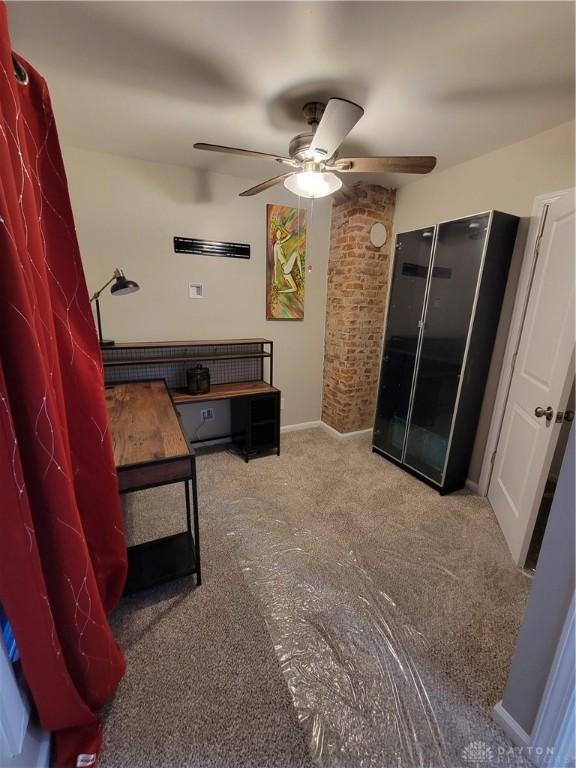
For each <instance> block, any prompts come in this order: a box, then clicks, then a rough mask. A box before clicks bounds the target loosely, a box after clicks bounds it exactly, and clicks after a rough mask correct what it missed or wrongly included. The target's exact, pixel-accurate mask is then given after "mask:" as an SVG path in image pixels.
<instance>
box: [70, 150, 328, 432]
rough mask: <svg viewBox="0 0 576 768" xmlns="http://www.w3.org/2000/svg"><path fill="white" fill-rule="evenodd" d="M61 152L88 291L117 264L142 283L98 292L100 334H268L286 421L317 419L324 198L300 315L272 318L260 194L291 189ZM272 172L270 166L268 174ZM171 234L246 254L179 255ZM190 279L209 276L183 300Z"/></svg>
mask: <svg viewBox="0 0 576 768" xmlns="http://www.w3.org/2000/svg"><path fill="white" fill-rule="evenodd" d="M191 151H192V150H191ZM63 153H64V161H65V165H66V171H67V175H68V182H69V187H70V195H71V199H72V207H73V209H74V216H75V221H76V227H77V231H78V238H79V242H80V249H81V253H82V260H83V263H84V269H85V272H86V279H87V281H88V287H89V290H90V291H91V292H92V291H94V290H95V289H97V288H99V287H100V286H101V285H102V284H103V283H104V282H105V280H106V279H107V278H108V277H109V275H111V274H112V270H113V269H114V267H116V266H118V267H120V268H122V269H124V270H125V272H126V274H127V276H128V277H130V278H132V279H134V280H136V281H137V282H138V283H139V284H140V287H141V290H140V291H139V292H138V293H135V294H131V295H129V296H121V297H116V296H111V295H110V294H109V293H108V292H107V293H106V294H103V296H102V299H101V309H102V316H103V327H104V328H103V330H104V335H105V336H108V337H111V338H114V339H115V340H116V341H158V340H171V339H218V338H241V337H260V336H263V337H265V338H269V339H272V341H274V383H275V384H276V385H277V386H278V387H279V388H280V389H281V390H282V395H283V397H284V400H285V407H284V411H283V413H282V421H283V423H284V424H298V423H302V422H306V421H315V420H317V419H319V418H320V413H321V398H322V364H323V353H324V318H325V308H326V270H327V264H328V248H329V236H330V210H331V201H329V200H328V201H323V202H315V203H314V208H313V215H312V218H311V221H310V223H309V228H308V247H307V264H308V265H311V266H312V272H310V273H307V274H306V296H305V318H304V320H303V321H279V320H276V321H267V320H266V319H265V290H266V266H265V248H266V203H268V202H271V203H272V202H273V203H281V204H285V205H296V204H297V198H296V197H294V196H293V195H291V194H290V193H289V192H287V191H286V190H285V189H284V188H283V187H281V186H280V187H277V188H276V189H272V190H271V191H269V192H267V193H263V194H261V195H258V196H256V197H249V198H239V197H238V193H239V192H240V191H242V190H243V189H246V188H247V187H250V186H252V184H253V183H254V182H251V181H249V180H247V179H239V178H235V177H231V176H222V175H217V174H206V173H203V172H202V173H201V172H197V171H194V170H193V169H190V168H186V167H184V166H173V165H162V164H159V163H150V162H145V161H141V160H135V159H130V158H126V157H119V156H114V155H109V154H102V153H97V152H91V151H86V150H80V149H77V148H72V147H64V149H63ZM278 172H279V171H278V169H277V168H276V167H275V166H274V165H273V164H271V168H270V176H274V175H275V174H277V173H278ZM175 235H179V236H184V237H198V238H207V239H211V240H227V241H234V242H242V243H250V244H251V246H252V255H251V259H250V260H244V259H232V258H217V257H209V256H192V255H181V254H180V255H179V254H175V253H174V248H173V243H172V238H173V237H174V236H175ZM190 282H202V283H204V292H205V298H204V299H190V298H188V283H190Z"/></svg>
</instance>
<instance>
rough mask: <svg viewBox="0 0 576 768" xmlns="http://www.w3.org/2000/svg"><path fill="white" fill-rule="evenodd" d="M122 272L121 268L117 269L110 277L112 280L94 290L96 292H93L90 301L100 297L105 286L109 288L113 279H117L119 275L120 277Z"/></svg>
mask: <svg viewBox="0 0 576 768" xmlns="http://www.w3.org/2000/svg"><path fill="white" fill-rule="evenodd" d="M121 274H122V273H121V272H120V270H119V269H115V270H114V274H113V275H112V277H111V278H110V280H108V282H107V283H104V285H103V286H102V288H100V289H99V290H98V291H94V294H93V295H92V296H91V298H90V303H92V302H93V301H94V300H95V299H98V298H100V294H101V293H102V291H103V290H104V288H108V286H109V285H110V283H111V282H112V281H113V280H116V278H117V277H119V276H120V275H121Z"/></svg>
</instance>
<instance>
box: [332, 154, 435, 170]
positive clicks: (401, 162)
mask: <svg viewBox="0 0 576 768" xmlns="http://www.w3.org/2000/svg"><path fill="white" fill-rule="evenodd" d="M340 165H342V166H343V167H342V168H338V166H340ZM348 166H349V167H348ZM435 166H436V158H435V157H430V156H423V157H416V156H414V157H409V156H398V157H339V158H338V160H337V161H336V167H337V168H336V169H337V171H338V173H430V171H432V170H433V169H434V167H435Z"/></svg>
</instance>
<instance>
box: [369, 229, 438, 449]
mask: <svg viewBox="0 0 576 768" xmlns="http://www.w3.org/2000/svg"><path fill="white" fill-rule="evenodd" d="M433 240H434V228H433V227H431V228H428V229H419V230H416V231H414V232H406V233H404V234H400V235H398V237H397V238H396V255H395V259H394V272H393V277H392V286H391V288H390V304H389V309H388V322H387V324H386V335H385V337H384V352H383V355H382V369H381V373H380V391H379V395H378V405H377V407H376V419H375V424H374V445H375V446H376V447H377V448H380V449H381V450H382V451H385V452H386V453H387V454H388V455H389V456H392V457H393V458H396V459H398V460H400V459H401V458H402V451H403V448H404V437H405V433H406V417H407V415H408V405H409V402H410V393H411V390H412V378H413V374H414V367H415V361H416V350H417V346H418V337H419V334H420V321H421V320H422V313H423V309H424V295H425V291H426V283H427V278H428V269H429V265H430V257H431V251H432V242H433Z"/></svg>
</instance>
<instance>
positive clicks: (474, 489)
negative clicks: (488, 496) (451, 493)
mask: <svg viewBox="0 0 576 768" xmlns="http://www.w3.org/2000/svg"><path fill="white" fill-rule="evenodd" d="M466 488H468V489H469V490H471V491H472V493H480V488H479V486H478V483H477V482H476V481H475V480H470V478H467V480H466ZM480 495H481V494H480Z"/></svg>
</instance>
